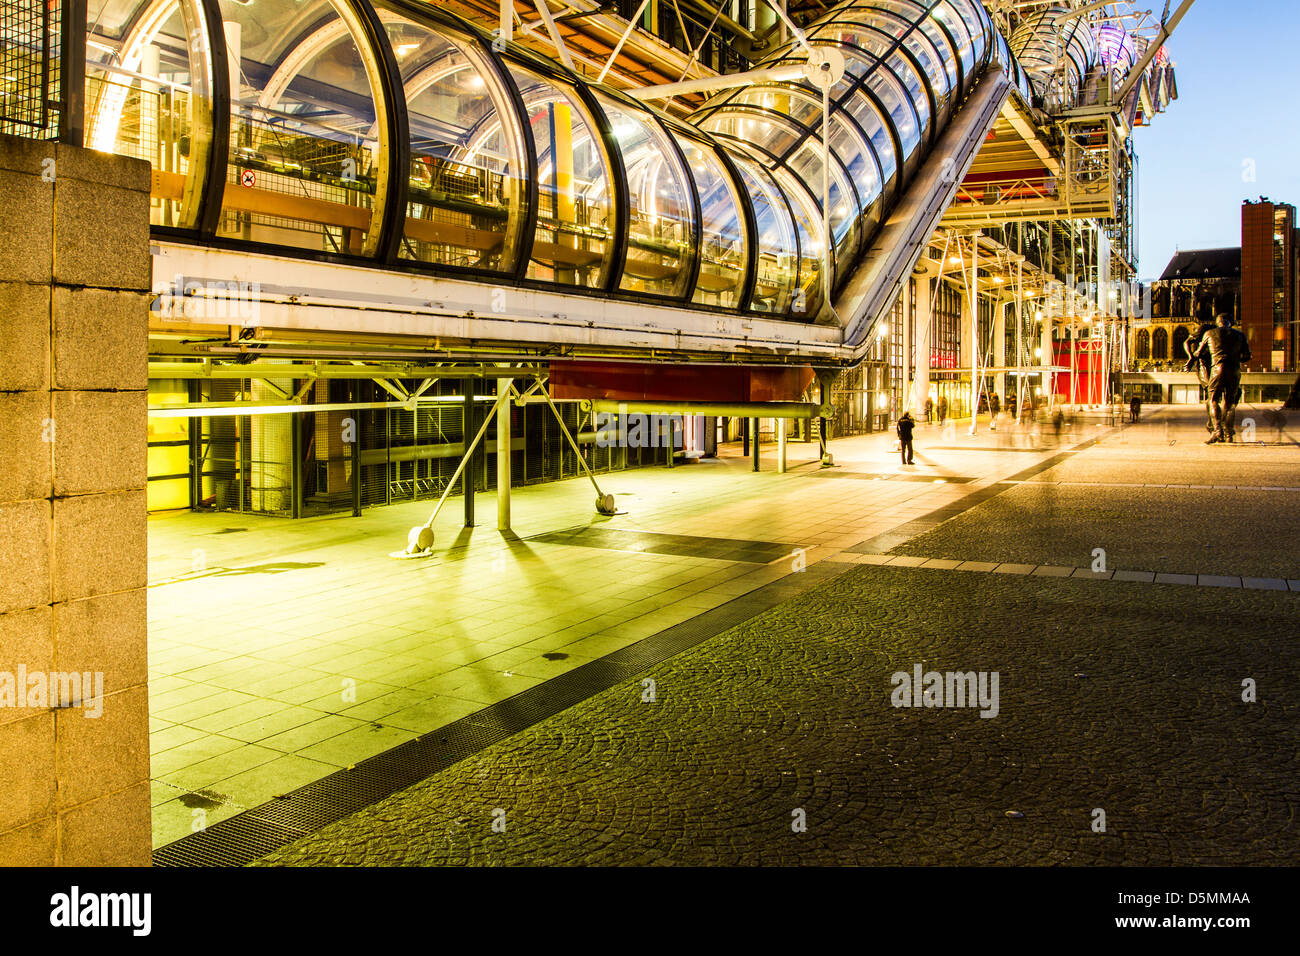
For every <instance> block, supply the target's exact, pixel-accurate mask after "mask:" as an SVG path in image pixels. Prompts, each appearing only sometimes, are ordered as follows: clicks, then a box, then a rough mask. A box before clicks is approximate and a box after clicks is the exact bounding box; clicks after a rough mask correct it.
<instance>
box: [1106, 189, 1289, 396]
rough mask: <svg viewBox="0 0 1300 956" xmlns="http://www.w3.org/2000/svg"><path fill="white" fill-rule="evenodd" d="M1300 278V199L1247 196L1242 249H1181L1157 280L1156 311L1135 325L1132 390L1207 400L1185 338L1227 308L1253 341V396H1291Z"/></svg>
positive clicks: (1128, 385)
mask: <svg viewBox="0 0 1300 956" xmlns="http://www.w3.org/2000/svg"><path fill="white" fill-rule="evenodd" d="M1298 283H1300V231H1298V230H1297V228H1296V208H1295V206H1291V205H1287V204H1285V203H1274V202H1270V201H1269V200H1268V199H1267V198H1261V199H1260V200H1259V201H1257V202H1246V203H1244V204H1243V205H1242V207H1241V246H1240V247H1239V248H1232V249H1194V250H1189V251H1186V252H1179V253H1178V254H1176V255H1175V256H1174V257H1173V258H1172V259H1170V260H1169V265H1167V266H1166V267H1165V271H1164V273H1163V274H1162V275H1161V276H1160V278H1159V279H1157V280H1156V281H1155V282H1152V283H1151V293H1150V300H1149V301H1150V303H1151V308H1150V310H1149V315H1148V316H1147V317H1145V318H1139V319H1134V320H1132V322H1131V323H1130V325H1129V341H1128V346H1129V353H1128V363H1127V371H1126V372H1125V374H1124V375H1123V380H1124V392H1125V393H1126V394H1137V395H1141V396H1142V397H1143V398H1145V399H1146V400H1148V401H1156V402H1174V403H1192V402H1198V401H1202V400H1203V396H1202V395H1201V388H1200V385H1199V383H1198V382H1197V380H1196V377H1195V375H1193V374H1191V373H1188V372H1184V371H1183V369H1184V366H1185V364H1186V362H1187V353H1186V351H1185V350H1184V348H1183V343H1185V342H1186V341H1187V337H1188V336H1189V335H1191V334H1193V333H1194V332H1195V331H1196V328H1197V326H1198V325H1199V324H1200V323H1201V322H1208V321H1212V320H1213V319H1214V317H1215V316H1216V315H1218V314H1219V313H1223V314H1224V315H1227V316H1229V317H1230V318H1232V319H1233V321H1234V322H1235V323H1236V325H1237V327H1238V328H1240V329H1241V330H1242V331H1243V332H1244V333H1245V334H1246V337H1247V338H1248V339H1249V340H1250V350H1251V360H1250V362H1249V363H1247V365H1246V368H1245V371H1246V373H1247V376H1246V378H1245V379H1243V383H1242V384H1243V387H1244V388H1245V398H1246V401H1248V402H1272V401H1280V400H1282V399H1284V398H1285V397H1286V395H1287V394H1288V392H1289V391H1290V386H1291V383H1292V380H1293V379H1294V377H1295V375H1296V373H1297V372H1298V371H1300V336H1298V335H1297V330H1298V329H1300V285H1298Z"/></svg>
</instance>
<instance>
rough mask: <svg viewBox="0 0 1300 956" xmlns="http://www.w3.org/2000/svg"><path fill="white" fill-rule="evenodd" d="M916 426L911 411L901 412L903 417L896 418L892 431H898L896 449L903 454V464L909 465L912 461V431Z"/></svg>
mask: <svg viewBox="0 0 1300 956" xmlns="http://www.w3.org/2000/svg"><path fill="white" fill-rule="evenodd" d="M915 428H916V421H915V420H914V419H913V418H912V413H911V412H903V417H902V418H900V419H899V420H898V424H897V425H895V426H894V431H896V432H897V433H898V450H899V451H900V452H901V453H902V455H903V464H904V465H911V464H913V463H914V461H913V455H912V431H913V429H915Z"/></svg>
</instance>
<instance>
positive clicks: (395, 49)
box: [85, 0, 1095, 321]
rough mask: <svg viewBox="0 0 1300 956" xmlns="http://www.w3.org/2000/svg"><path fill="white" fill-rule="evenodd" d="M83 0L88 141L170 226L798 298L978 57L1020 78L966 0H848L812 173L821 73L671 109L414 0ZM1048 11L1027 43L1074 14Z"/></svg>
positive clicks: (496, 270) (223, 240) (674, 297)
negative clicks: (148, 181) (137, 182)
mask: <svg viewBox="0 0 1300 956" xmlns="http://www.w3.org/2000/svg"><path fill="white" fill-rule="evenodd" d="M88 19H89V22H90V24H91V29H90V36H89V41H88V49H87V85H86V122H85V127H86V142H87V145H89V146H91V147H93V148H96V149H100V150H105V151H109V152H115V153H122V154H126V155H130V156H135V157H137V158H141V159H145V160H148V161H149V162H150V163H151V164H152V166H153V187H152V193H153V197H152V213H151V215H152V221H153V225H154V226H155V227H156V230H157V231H158V232H159V234H160V235H163V236H168V235H174V236H175V237H177V238H182V239H190V240H194V241H199V242H208V243H214V244H234V245H243V246H246V247H247V248H249V249H252V250H257V251H268V252H275V251H277V250H280V251H283V250H297V251H298V253H299V254H311V255H317V256H326V257H334V256H337V257H342V258H343V259H344V260H346V261H357V260H368V261H371V262H374V263H377V264H382V265H384V266H387V267H390V268H391V267H394V266H399V265H405V266H409V267H411V268H413V269H421V268H425V269H427V270H428V271H429V272H431V273H433V274H439V275H447V276H453V275H454V276H461V277H469V278H473V277H481V278H485V279H488V280H490V281H495V282H501V281H510V282H515V283H521V284H526V285H531V286H537V287H551V288H554V287H560V288H568V289H573V290H581V291H584V292H587V293H593V294H603V295H608V296H631V297H637V298H642V299H647V300H652V301H661V302H665V303H673V304H677V305H680V306H687V307H693V308H705V309H708V308H715V309H722V310H729V311H737V312H750V313H760V314H766V315H770V316H773V317H781V318H790V319H795V320H804V321H811V320H813V319H815V318H816V316H817V314H818V312H819V310H821V309H822V307H823V298H824V289H825V287H826V285H828V284H829V285H830V286H831V287H832V288H836V287H838V286H839V285H840V284H841V283H842V282H843V281H844V280H846V279H847V277H848V276H849V275H850V273H851V271H852V268H853V266H854V265H855V264H856V262H857V261H858V260H859V259H860V258H861V257H862V255H863V254H864V253H865V252H866V250H867V249H868V248H869V247H870V245H871V243H872V241H873V239H874V238H875V236H876V234H877V232H878V230H879V228H880V226H881V224H882V223H883V222H884V221H885V220H886V219H887V217H888V214H889V212H890V210H891V209H892V208H893V206H894V204H895V203H896V202H897V201H898V200H899V198H900V197H901V195H902V194H903V191H904V189H905V187H906V185H907V183H908V181H909V179H910V178H911V176H912V175H913V174H914V173H915V171H916V170H917V168H918V167H919V166H920V164H921V163H922V162H923V160H924V158H925V156H926V155H927V153H928V151H929V150H930V149H931V148H932V146H933V144H934V143H935V141H936V140H937V138H938V136H939V134H940V133H941V132H942V130H943V128H944V126H945V124H946V123H947V122H948V119H949V117H950V116H951V115H952V113H953V112H954V110H956V109H958V108H959V107H960V104H961V103H962V101H963V100H964V99H965V98H966V96H967V95H968V94H969V93H970V91H971V89H972V88H973V86H974V84H975V81H976V79H977V78H978V77H979V76H980V74H981V73H982V72H983V71H984V70H985V69H986V68H987V67H989V66H990V64H994V65H996V68H1000V69H1003V70H1005V71H1006V72H1007V73H1008V74H1009V75H1010V76H1011V77H1012V80H1013V84H1014V85H1015V86H1016V87H1017V88H1019V89H1020V90H1021V92H1022V94H1024V95H1026V96H1027V95H1029V94H1030V93H1031V89H1030V84H1029V80H1028V78H1027V76H1026V74H1025V73H1023V72H1022V71H1021V69H1020V67H1019V65H1018V64H1017V63H1016V61H1015V59H1014V58H1013V57H1012V56H1011V48H1009V47H1008V44H1007V41H1006V40H1005V39H1003V38H1002V37H1001V36H999V35H998V34H997V33H996V31H995V30H994V28H993V25H992V22H991V20H990V18H989V16H988V14H987V12H986V11H985V9H984V7H983V5H982V4H981V3H980V2H978V0H924V2H922V0H866V2H849V3H846V4H844V5H842V6H839V7H836V8H834V9H832V10H831V11H830V12H829V13H828V14H827V15H826V16H824V17H823V18H822V19H821V20H819V21H818V22H817V23H815V24H813V25H812V26H810V27H809V28H808V30H807V32H806V37H807V41H808V43H809V44H810V45H811V46H813V47H834V48H835V49H837V50H838V51H839V52H840V53H841V55H842V56H843V58H844V61H845V65H846V70H845V72H844V75H843V77H842V78H841V79H840V80H839V82H838V83H836V84H835V85H834V86H833V87H832V88H831V90H830V92H829V102H830V120H829V127H828V130H827V136H828V139H829V146H830V157H829V159H830V162H829V177H830V181H829V183H824V182H823V175H824V164H823V155H822V129H821V127H822V92H821V90H820V89H818V88H816V87H815V86H813V85H812V84H811V82H809V81H795V82H784V83H759V84H756V85H750V86H744V87H737V88H732V89H726V90H724V91H722V92H720V93H718V94H717V95H715V96H713V97H712V98H711V99H709V100H708V101H707V102H706V103H705V104H704V105H703V106H702V107H701V108H699V109H698V110H697V111H696V112H695V113H694V114H692V115H691V117H690V118H689V121H688V122H682V121H679V120H677V119H673V118H671V117H669V116H667V115H666V114H664V113H661V112H659V111H657V110H654V109H651V108H649V107H647V106H646V105H643V104H642V103H640V102H638V101H637V100H635V99H633V98H631V97H630V96H628V95H627V94H625V93H622V92H618V91H616V90H614V89H611V88H608V87H604V86H598V85H595V84H593V83H591V82H589V81H586V80H584V79H582V78H580V77H578V76H576V75H574V74H572V73H569V72H567V71H566V70H564V69H562V68H561V67H560V66H558V65H557V64H555V63H552V62H550V61H548V60H546V59H544V58H542V57H540V56H538V55H537V54H535V53H532V52H531V51H528V50H526V49H524V48H522V47H518V46H515V45H513V44H504V45H502V44H500V43H498V44H497V47H498V49H494V47H493V42H492V38H491V36H490V35H489V34H487V33H485V32H484V31H482V30H479V29H477V28H476V27H474V26H472V25H470V24H468V23H467V22H464V21H461V20H459V19H458V18H456V17H454V16H452V15H450V14H447V13H446V12H444V11H442V10H439V9H437V8H435V7H433V6H430V5H427V4H422V3H412V2H407V0H90V10H89V18H88ZM1039 26H1040V27H1043V28H1044V29H1042V30H1040V31H1039V32H1037V33H1034V34H1033V35H1031V36H1030V37H1029V40H1027V41H1026V42H1025V43H1023V44H1022V47H1021V48H1022V50H1024V51H1026V52H1032V51H1033V50H1035V49H1037V47H1035V46H1034V43H1035V42H1038V41H1037V40H1036V39H1035V38H1037V37H1039V36H1040V35H1041V34H1044V33H1045V32H1046V30H1047V29H1051V30H1056V29H1057V28H1058V26H1060V25H1058V24H1056V22H1055V21H1054V20H1051V19H1045V20H1044V21H1043V23H1041V24H1039ZM1082 32H1083V33H1085V34H1088V36H1089V37H1091V34H1090V33H1089V31H1087V30H1084V31H1082ZM502 46H504V49H500V47H502ZM1076 46H1077V47H1080V48H1081V49H1083V50H1084V52H1085V53H1087V54H1088V55H1089V56H1091V55H1092V53H1093V52H1095V43H1088V42H1087V41H1084V40H1082V39H1080V41H1079V43H1078V44H1074V43H1071V44H1070V48H1071V51H1072V52H1073V51H1074V50H1075V48H1076ZM806 58H807V52H806V51H805V50H803V48H802V46H801V45H800V44H798V43H797V42H793V43H791V44H789V45H787V46H785V47H783V48H782V49H780V50H778V51H776V52H775V53H774V54H772V55H771V56H770V57H769V58H767V59H766V60H765V61H764V62H763V63H761V64H757V65H756V66H758V67H771V66H777V65H781V64H792V63H798V62H800V61H802V60H805V59H806ZM1085 69H1086V67H1085ZM824 189H825V190H826V192H827V193H828V194H829V206H830V208H829V216H828V219H829V226H830V236H831V244H832V250H831V252H832V254H831V255H830V256H827V255H826V254H825V250H824V249H823V247H822V244H823V238H822V237H823V218H822V213H823V211H822V197H823V190H824ZM828 263H829V264H830V268H831V269H832V275H831V276H830V277H828V278H829V279H830V282H829V283H827V282H826V281H825V279H826V278H827V277H823V276H822V270H823V269H825V268H827V264H828Z"/></svg>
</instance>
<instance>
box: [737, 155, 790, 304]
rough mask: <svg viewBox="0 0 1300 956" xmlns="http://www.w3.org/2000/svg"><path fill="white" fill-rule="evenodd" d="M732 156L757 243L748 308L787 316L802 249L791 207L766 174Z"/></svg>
mask: <svg viewBox="0 0 1300 956" xmlns="http://www.w3.org/2000/svg"><path fill="white" fill-rule="evenodd" d="M729 154H730V156H731V160H732V162H733V163H734V164H735V166H736V169H737V171H738V172H739V173H740V178H741V181H742V182H743V183H744V186H745V189H746V190H747V191H748V192H749V202H750V206H751V207H752V208H753V210H754V230H755V233H756V235H757V239H758V241H757V243H756V246H757V248H756V249H755V253H756V254H757V256H758V272H757V276H756V277H755V283H754V295H753V298H752V299H751V301H750V305H749V307H750V308H751V309H752V310H753V311H755V312H768V313H773V314H775V315H785V314H786V313H787V312H789V311H790V306H791V300H792V299H793V292H794V286H795V283H796V282H797V281H798V279H799V247H798V244H797V241H796V239H795V233H794V223H793V222H792V221H791V219H790V210H789V207H788V206H787V205H786V202H785V198H784V197H783V196H782V195H781V190H780V189H779V188H778V187H777V185H776V183H775V182H774V181H773V180H772V177H771V174H770V173H768V172H767V170H765V169H763V168H762V167H761V166H759V165H758V164H757V163H755V162H753V161H751V160H750V159H748V158H746V157H744V156H741V155H740V154H739V153H736V152H734V151H729ZM801 304H803V305H805V306H806V303H801Z"/></svg>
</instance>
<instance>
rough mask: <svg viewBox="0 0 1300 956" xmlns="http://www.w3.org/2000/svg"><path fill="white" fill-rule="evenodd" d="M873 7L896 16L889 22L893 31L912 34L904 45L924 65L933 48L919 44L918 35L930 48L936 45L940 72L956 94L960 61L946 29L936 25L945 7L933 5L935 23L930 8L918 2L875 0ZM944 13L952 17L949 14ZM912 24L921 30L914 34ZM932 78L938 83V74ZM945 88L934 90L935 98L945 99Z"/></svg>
mask: <svg viewBox="0 0 1300 956" xmlns="http://www.w3.org/2000/svg"><path fill="white" fill-rule="evenodd" d="M872 6H874V7H876V8H877V9H880V10H888V11H890V12H891V13H893V14H894V15H895V17H896V18H897V19H894V18H892V17H891V18H888V22H889V23H890V24H891V25H892V29H894V30H896V31H900V32H908V31H910V34H909V35H908V37H907V39H906V40H904V41H903V42H904V43H906V44H907V46H908V48H909V49H911V50H914V51H915V52H916V54H917V56H918V57H919V58H920V59H921V61H922V64H924V63H925V57H926V56H928V55H929V50H930V47H929V46H928V45H926V44H924V43H922V42H921V41H920V39H919V37H918V36H917V35H918V33H920V34H923V35H924V36H925V38H926V39H928V40H929V41H930V44H931V45H933V48H934V53H936V54H937V55H938V57H937V59H938V65H939V67H940V70H941V71H942V72H943V74H944V75H946V77H947V83H946V88H947V90H948V91H949V92H953V93H955V92H957V90H958V73H957V58H956V54H955V53H954V50H953V41H951V40H950V39H949V38H948V37H947V36H946V35H945V33H944V30H943V27H941V26H939V24H938V22H936V21H939V20H940V19H941V18H940V16H939V11H940V8H941V7H942V4H934V5H933V6H934V9H933V19H932V18H931V17H930V16H929V12H930V11H929V10H928V8H929V7H930V6H931V4H925V5H922V4H920V3H917V2H915V0H872ZM944 12H948V13H950V12H949V11H944ZM900 21H902V23H905V24H906V26H903V25H902V23H900ZM912 24H917V25H918V29H916V30H912V29H911V27H912ZM945 25H946V24H945ZM964 32H965V31H963V34H964ZM895 35H896V36H897V35H899V33H895ZM926 69H927V71H928V70H929V67H928V66H927V67H926ZM931 77H932V78H934V79H935V80H936V82H938V77H937V76H935V74H933V73H931ZM944 86H945V84H939V85H937V86H936V87H935V95H936V96H939V97H942V96H944V95H946V94H944V93H943V92H941V90H943V89H944Z"/></svg>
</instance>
